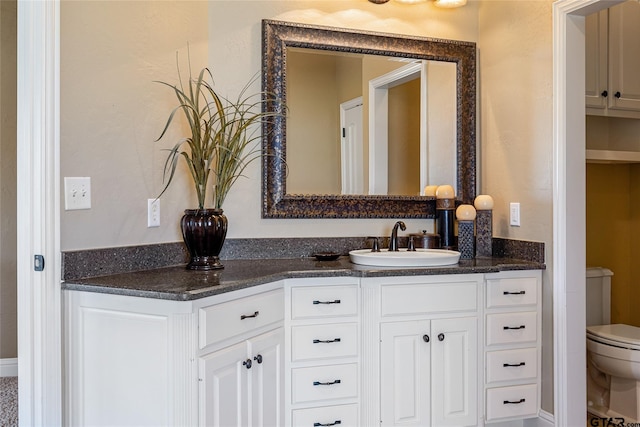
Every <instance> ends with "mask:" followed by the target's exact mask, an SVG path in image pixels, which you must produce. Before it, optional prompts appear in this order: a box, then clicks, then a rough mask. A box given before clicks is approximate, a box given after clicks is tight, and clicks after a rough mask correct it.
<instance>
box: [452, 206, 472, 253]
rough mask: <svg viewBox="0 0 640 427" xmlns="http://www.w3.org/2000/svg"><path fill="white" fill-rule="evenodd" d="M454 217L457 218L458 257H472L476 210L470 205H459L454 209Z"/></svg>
mask: <svg viewBox="0 0 640 427" xmlns="http://www.w3.org/2000/svg"><path fill="white" fill-rule="evenodd" d="M456 218H457V219H458V251H459V252H460V259H472V258H473V252H474V251H473V246H474V241H473V240H474V239H473V237H474V235H473V228H474V222H473V221H474V219H476V210H475V208H474V207H473V206H471V205H460V206H458V209H456Z"/></svg>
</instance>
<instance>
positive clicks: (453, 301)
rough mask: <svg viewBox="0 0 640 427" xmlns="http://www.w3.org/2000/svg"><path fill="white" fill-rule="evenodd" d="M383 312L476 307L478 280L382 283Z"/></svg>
mask: <svg viewBox="0 0 640 427" xmlns="http://www.w3.org/2000/svg"><path fill="white" fill-rule="evenodd" d="M381 292H382V304H381V314H382V315H383V316H395V315H399V314H434V313H443V312H449V311H476V310H477V305H478V303H477V292H478V284H477V282H475V281H469V282H448V283H429V284H410V285H383V286H382V287H381Z"/></svg>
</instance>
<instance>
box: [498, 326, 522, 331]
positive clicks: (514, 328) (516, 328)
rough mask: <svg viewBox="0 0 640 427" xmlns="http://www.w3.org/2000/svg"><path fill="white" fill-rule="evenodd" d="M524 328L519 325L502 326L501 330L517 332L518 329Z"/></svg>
mask: <svg viewBox="0 0 640 427" xmlns="http://www.w3.org/2000/svg"><path fill="white" fill-rule="evenodd" d="M524 328H525V326H524V325H520V326H504V327H503V328H502V329H504V330H505V331H506V330H518V329H524Z"/></svg>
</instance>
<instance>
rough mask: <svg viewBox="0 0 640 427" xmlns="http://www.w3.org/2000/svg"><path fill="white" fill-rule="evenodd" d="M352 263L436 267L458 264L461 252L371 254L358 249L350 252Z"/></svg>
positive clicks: (384, 250)
mask: <svg viewBox="0 0 640 427" xmlns="http://www.w3.org/2000/svg"><path fill="white" fill-rule="evenodd" d="M349 257H350V258H351V262H352V263H354V264H361V265H372V266H376V267H435V266H439V265H452V264H457V263H458V260H459V259H460V252H456V251H450V250H447V249H416V250H415V252H413V251H407V250H406V249H400V250H399V251H397V252H394V251H392V252H389V251H388V250H387V249H382V250H381V251H380V252H371V249H358V250H355V251H351V252H349Z"/></svg>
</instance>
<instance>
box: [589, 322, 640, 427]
mask: <svg viewBox="0 0 640 427" xmlns="http://www.w3.org/2000/svg"><path fill="white" fill-rule="evenodd" d="M587 362H588V377H587V379H588V381H587V395H588V403H589V406H588V408H587V409H588V410H589V412H592V413H594V414H595V415H597V416H600V417H623V418H624V419H625V422H626V423H629V422H638V420H640V328H638V327H635V326H630V325H623V324H614V325H596V326H589V327H587Z"/></svg>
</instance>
